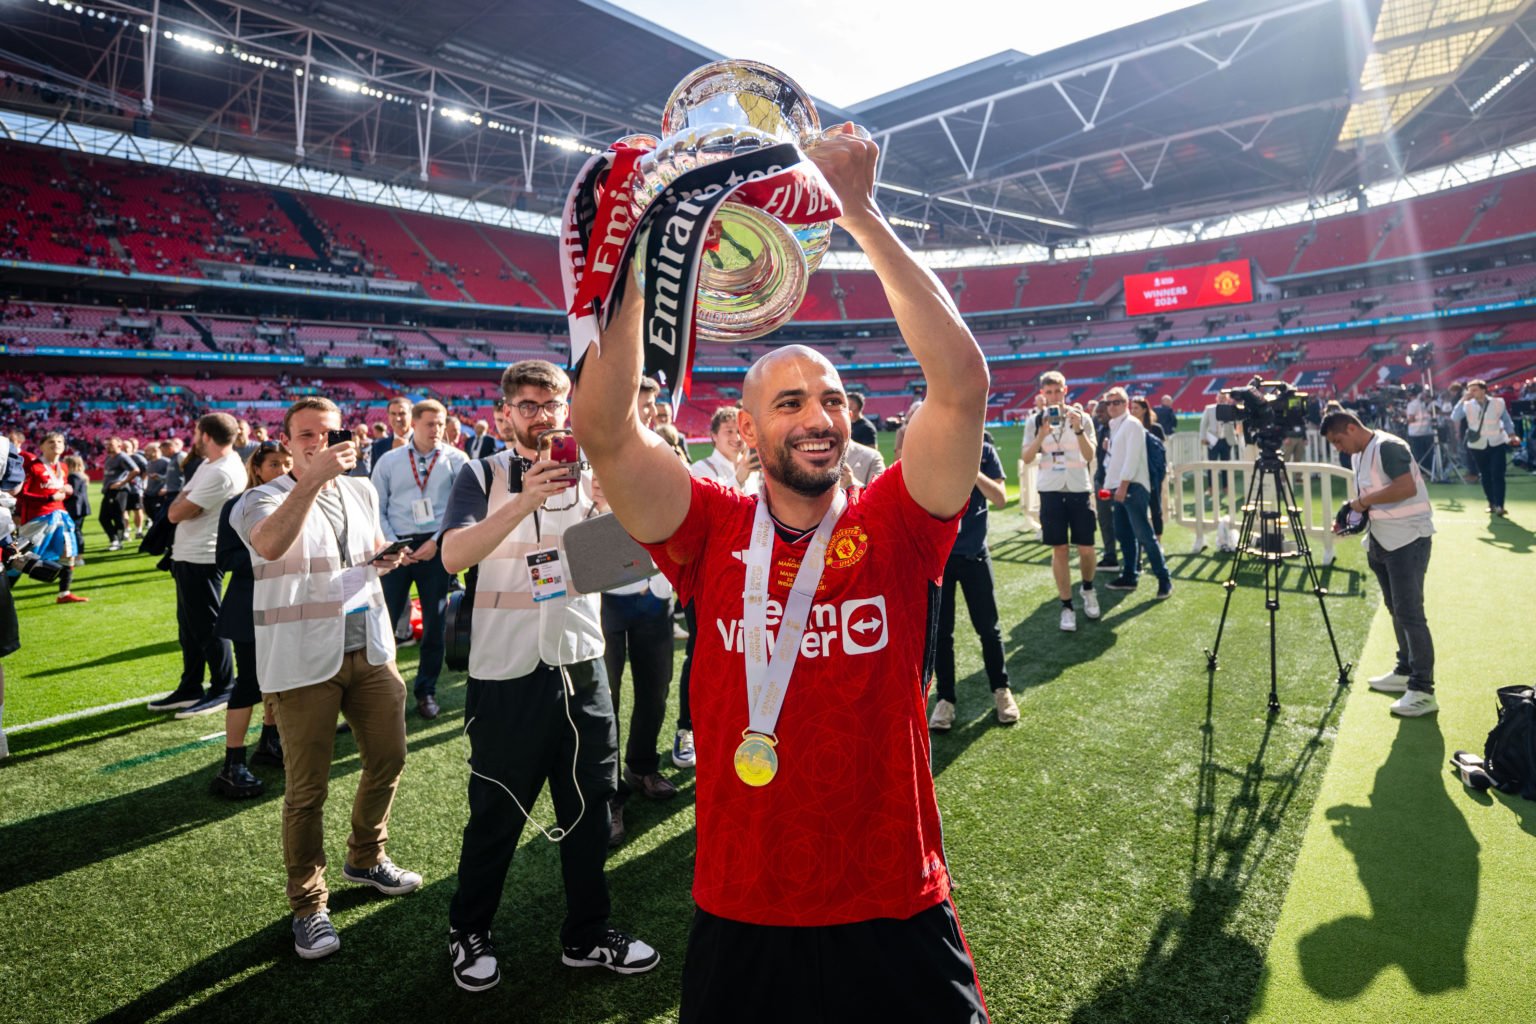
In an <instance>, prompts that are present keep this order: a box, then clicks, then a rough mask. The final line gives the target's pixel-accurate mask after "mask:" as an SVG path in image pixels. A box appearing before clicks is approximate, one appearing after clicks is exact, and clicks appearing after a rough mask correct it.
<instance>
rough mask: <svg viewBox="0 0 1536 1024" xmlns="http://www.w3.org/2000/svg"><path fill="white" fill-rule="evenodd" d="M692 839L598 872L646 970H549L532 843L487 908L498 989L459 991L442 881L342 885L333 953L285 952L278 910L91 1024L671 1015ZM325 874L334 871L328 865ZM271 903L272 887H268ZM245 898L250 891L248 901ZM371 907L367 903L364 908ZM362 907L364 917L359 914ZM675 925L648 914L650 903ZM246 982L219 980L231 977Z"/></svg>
mask: <svg viewBox="0 0 1536 1024" xmlns="http://www.w3.org/2000/svg"><path fill="white" fill-rule="evenodd" d="M692 840H693V833H692V832H691V831H689V832H685V833H682V834H680V835H677V836H675V837H673V838H672V839H669V840H668V841H667V842H665V843H663V844H661V845H660V846H659V847H657V848H656V849H654V850H651V851H649V852H647V853H646V854H645V855H644V856H643V857H637V858H634V859H632V860H629V861H627V862H625V863H622V864H620V865H618V866H617V867H615V868H613V869H611V870H610V871H609V872H608V882H609V889H610V891H611V893H612V896H613V902H614V914H615V916H614V923H615V925H616V926H617V927H620V928H622V929H625V930H634V931H637V932H641V937H642V938H644V939H645V940H646V941H647V942H650V943H651V944H652V945H653V946H655V947H656V948H657V949H658V950H659V951H660V952H661V954H662V961H661V964H660V965H659V966H658V968H657V969H656V970H655V971H653V972H651V973H649V974H644V975H638V976H633V977H621V976H619V975H616V974H611V973H609V972H606V971H592V970H573V969H569V968H566V967H563V966H561V965H560V962H559V940H558V933H559V927H560V921H561V918H562V917H563V914H564V909H565V900H564V895H563V891H562V889H561V881H560V867H559V854H558V851H557V850H555V849H554V848H553V847H549V848H546V845H547V844H544V843H542V842H541V841H532V842H529V843H525V844H524V845H523V846H522V847H520V848H519V850H518V854H517V857H516V858H514V860H513V862H512V869H511V872H510V874H509V877H508V882H507V890H506V893H505V896H504V898H503V900H502V903H501V908H500V911H499V912H498V916H497V928H496V932H495V934H496V935H497V936H498V937H499V938H500V939H501V942H500V944H499V948H498V951H497V952H498V959H499V961H500V966H501V969H502V983H501V984H500V985H499V986H498V987H497V988H494V989H491V990H489V991H487V992H484V993H476V994H473V995H471V994H470V993H466V992H462V991H460V990H459V989H458V988H457V987H456V986H455V985H454V983H453V980H452V977H451V975H450V972H449V962H448V951H447V930H448V904H449V901H450V900H451V898H452V895H453V892H454V889H455V888H456V887H457V882H456V879H455V878H454V877H452V876H450V877H447V878H442V879H438V880H436V881H433V882H430V883H429V884H427V885H426V886H424V887H423V888H421V889H419V890H417V891H416V892H414V893H411V894H410V895H407V896H403V897H399V898H396V899H388V900H387V901H386V898H385V897H381V896H379V895H378V894H376V893H373V892H372V891H371V890H367V889H361V888H357V887H353V886H346V887H343V888H338V889H335V890H333V891H332V893H331V897H330V911H331V915H332V920H333V921H334V922H335V923H336V927H337V932H338V934H339V935H340V936H341V943H342V945H341V949H340V950H339V951H338V952H336V953H335V954H333V955H331V956H329V957H327V958H325V959H323V960H320V961H318V962H305V961H302V960H300V959H299V958H298V957H297V956H296V955H295V954H294V952H293V941H292V931H291V923H290V922H291V919H290V918H288V917H287V916H286V915H284V916H282V917H280V918H279V919H278V920H276V921H273V922H271V923H269V924H267V925H266V926H264V927H261V928H259V929H258V930H257V931H255V932H253V933H251V934H250V935H247V936H246V937H244V938H242V939H239V940H238V941H236V942H233V943H231V944H230V945H227V946H225V947H224V948H222V949H219V950H217V951H216V952H213V953H211V954H210V955H208V956H206V957H204V958H203V959H202V960H199V961H198V962H196V963H194V964H192V965H191V966H189V967H187V968H185V969H184V970H182V971H180V972H179V973H177V974H175V975H173V976H172V977H170V978H167V979H166V980H165V981H163V982H161V983H160V984H158V985H156V986H155V987H154V988H152V989H150V990H149V991H147V992H144V993H143V994H141V995H139V996H138V997H137V998H135V999H134V1000H133V1001H132V1002H129V1003H127V1004H126V1005H124V1006H121V1007H119V1008H117V1009H116V1010H113V1011H111V1012H109V1013H106V1014H103V1015H101V1016H99V1017H97V1018H96V1022H97V1024H130V1022H133V1024H136V1022H138V1021H143V1020H149V1019H159V1020H165V1021H178V1022H184V1024H193V1022H196V1024H204V1022H208V1021H231V1022H233V1021H249V1020H253V1019H264V1018H268V1017H278V1016H280V1017H281V1018H283V1019H287V1020H315V1021H321V1020H357V1021H371V1022H375V1024H379V1022H386V1021H430V1020H450V1019H451V1020H454V1021H480V1020H485V1021H497V1022H503V1021H507V1020H516V1021H528V1022H543V1021H586V1020H646V1019H650V1018H652V1017H655V1016H659V1015H663V1014H667V1013H669V1012H673V1011H675V1009H676V1007H677V1002H678V993H679V992H680V991H681V987H682V984H681V975H682V964H683V954H684V950H685V947H686V941H687V932H688V924H689V922H688V920H687V918H686V917H685V916H680V915H677V913H676V908H677V907H678V906H679V905H683V904H686V900H687V889H688V886H689V884H690V880H691V878H692V875H693V870H692V867H693V865H692V861H693V841H692ZM328 873H329V874H332V875H334V874H336V872H335V871H334V870H333V871H331V872H328ZM271 896H272V897H273V899H274V900H276V901H280V900H281V893H272V894H271ZM259 898H260V896H259V895H258V894H253V899H259ZM374 904H377V906H374ZM364 909H366V910H369V911H371V912H369V913H368V914H367V915H366V916H362V917H359V916H358V914H357V912H358V911H360V910H364ZM668 909H670V913H671V915H672V917H673V918H675V920H668V921H665V922H658V924H657V926H655V927H650V926H648V927H646V928H645V929H643V930H642V929H641V928H639V927H638V926H637V925H636V923H635V922H636V921H656V916H655V914H656V912H657V911H658V910H661V911H666V910H668ZM242 974H245V975H246V976H245V977H243V978H241V979H240V980H239V981H237V982H235V983H233V984H231V983H230V979H231V978H233V977H236V976H239V975H242Z"/></svg>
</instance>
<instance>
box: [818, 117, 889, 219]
mask: <svg viewBox="0 0 1536 1024" xmlns="http://www.w3.org/2000/svg"><path fill="white" fill-rule="evenodd" d="M854 130H855V129H854V125H853V122H851V121H848V122H844V123H843V124H841V125H838V126H836V127H835V128H831V129H828V131H829V132H830V133H832V134H828V135H826V136H825V137H823V138H822V139H820V140H818V141H816V142H814V143H812V144H811V146H810V147H809V148H808V149H807V150H806V154H805V155H806V156H807V157H809V158H810V160H811V162H812V163H814V164H815V165H816V166H817V168H818V169H820V171H821V174H822V177H824V178H826V179H827V184H828V185H831V186H832V191H833V192H836V193H837V201H838V205H840V206H841V207H842V208H843V215H842V216H841V217H839V218H838V219H837V223H838V224H839V225H840V226H842V227H843V228H844V229H845V230H847V231H848V232H850V233H856V231H857V228H858V227H859V225H861V224H868V223H871V222H877V221H879V220H881V219H882V218H881V216H880V207H879V206H878V205H877V204H876V203H875V168H876V165H877V162H878V160H879V157H880V147H879V146H877V145H875V143H874V142H873V141H871V140H869V139H861V138H859V137H858V136H857V135H854V134H852V132H853V131H854Z"/></svg>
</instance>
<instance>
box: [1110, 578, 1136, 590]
mask: <svg viewBox="0 0 1536 1024" xmlns="http://www.w3.org/2000/svg"><path fill="white" fill-rule="evenodd" d="M1104 586H1105V587H1107V588H1109V589H1110V590H1135V589H1136V581H1135V580H1128V579H1126V578H1125V577H1124V576H1116V577H1115V578H1114V579H1112V580H1110V581H1109V582H1108V583H1106V584H1104Z"/></svg>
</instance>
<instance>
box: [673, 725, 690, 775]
mask: <svg viewBox="0 0 1536 1024" xmlns="http://www.w3.org/2000/svg"><path fill="white" fill-rule="evenodd" d="M695 761H696V757H695V754H694V752H693V730H692V729H679V730H677V733H676V734H675V735H674V736H673V737H672V763H673V764H675V765H676V766H677V767H679V768H692V767H693V766H694V764H695Z"/></svg>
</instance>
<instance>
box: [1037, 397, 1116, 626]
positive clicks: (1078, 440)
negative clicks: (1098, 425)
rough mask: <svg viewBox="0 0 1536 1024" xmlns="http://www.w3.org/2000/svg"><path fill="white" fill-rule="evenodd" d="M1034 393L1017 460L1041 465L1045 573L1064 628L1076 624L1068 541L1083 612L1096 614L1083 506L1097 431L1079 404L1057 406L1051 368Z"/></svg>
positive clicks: (1087, 511)
mask: <svg viewBox="0 0 1536 1024" xmlns="http://www.w3.org/2000/svg"><path fill="white" fill-rule="evenodd" d="M1040 393H1041V394H1042V395H1044V396H1045V400H1046V406H1045V409H1043V410H1041V411H1039V412H1036V413H1035V414H1034V415H1033V416H1032V417H1030V421H1031V422H1030V426H1031V427H1032V428H1033V430H1032V431H1031V432H1032V435H1033V437H1032V440H1030V442H1029V443H1028V444H1027V445H1025V446H1024V449H1023V452H1022V454H1021V456H1020V461H1022V462H1024V463H1025V464H1027V465H1029V466H1034V465H1036V464H1037V463H1038V464H1039V465H1040V466H1041V469H1040V470H1039V471H1038V473H1037V480H1038V481H1039V483H1038V487H1039V491H1040V539H1041V540H1042V541H1043V542H1044V543H1046V544H1048V545H1050V548H1051V576H1052V577H1053V578H1054V579H1055V581H1056V596H1057V597H1058V598H1060V600H1061V628H1062V629H1063V630H1065V631H1066V632H1069V633H1070V632H1072V631H1074V630H1076V629H1077V613H1076V612H1075V611H1074V610H1073V608H1072V567H1071V565H1070V561H1069V555H1068V551H1067V545H1068V544H1069V543H1070V544H1073V545H1075V546H1076V547H1077V568H1078V572H1079V573H1080V574H1081V576H1082V595H1083V614H1084V615H1086V616H1088V618H1090V619H1097V618H1098V617H1099V594H1098V591H1097V590H1095V589H1094V586H1093V576H1094V548H1093V528H1094V515H1093V509H1092V508H1090V507H1089V505H1088V490H1089V487H1090V486H1091V483H1092V481H1091V480H1090V477H1089V469H1090V466H1091V465H1092V462H1093V457H1094V451H1095V450H1096V448H1097V446H1098V435H1097V431H1096V430H1095V429H1094V423H1093V417H1091V416H1089V415H1088V414H1087V413H1086V412H1085V411H1084V410H1083V407H1082V406H1080V405H1072V406H1068V407H1064V406H1062V404H1061V403H1062V401H1063V400H1064V399H1065V398H1066V395H1067V379H1066V377H1064V376H1062V375H1061V374H1060V373H1059V372H1057V371H1055V370H1048V371H1046V372H1045V373H1043V374H1041V375H1040ZM1053 409H1054V410H1055V413H1054V414H1052V412H1051V410H1053Z"/></svg>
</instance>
